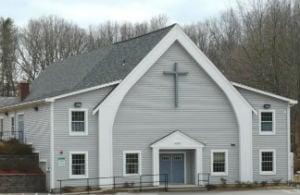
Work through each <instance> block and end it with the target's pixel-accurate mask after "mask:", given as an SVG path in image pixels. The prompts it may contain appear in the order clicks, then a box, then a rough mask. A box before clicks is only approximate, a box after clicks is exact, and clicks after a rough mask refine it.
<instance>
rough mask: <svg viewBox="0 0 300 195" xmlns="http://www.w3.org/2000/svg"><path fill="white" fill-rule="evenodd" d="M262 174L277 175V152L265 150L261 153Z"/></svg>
mask: <svg viewBox="0 0 300 195" xmlns="http://www.w3.org/2000/svg"><path fill="white" fill-rule="evenodd" d="M260 163H261V164H260V173H261V174H275V151H273V150H265V151H261V152H260Z"/></svg>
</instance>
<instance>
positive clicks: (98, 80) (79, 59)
mask: <svg viewBox="0 0 300 195" xmlns="http://www.w3.org/2000/svg"><path fill="white" fill-rule="evenodd" d="M173 26H174V25H171V26H168V27H166V28H163V29H159V30H157V31H153V32H150V33H147V34H144V35H141V36H138V37H135V38H132V39H129V40H126V41H121V42H117V43H114V44H113V45H111V46H108V47H105V48H100V49H97V50H94V51H92V52H88V53H84V54H81V55H78V56H73V57H69V58H67V59H66V60H64V61H62V62H58V63H54V64H52V65H50V66H49V67H48V68H47V69H46V70H44V71H43V72H42V73H41V74H40V76H39V77H38V78H37V79H36V80H34V81H33V82H32V85H31V89H30V94H29V96H28V97H27V98H26V99H25V100H24V101H25V102H30V101H35V100H40V99H43V98H48V97H53V96H57V95H61V94H64V93H69V92H72V91H77V90H81V89H85V88H89V87H93V86H96V85H102V84H105V83H109V82H114V81H117V80H122V79H123V78H124V77H125V76H126V75H127V74H128V73H129V72H130V71H131V70H132V69H133V68H134V67H135V66H136V65H137V64H138V63H139V62H140V61H141V60H142V59H143V58H144V57H145V56H146V55H147V53H148V52H149V51H151V49H152V48H153V47H154V46H155V45H156V44H157V43H158V42H159V41H160V40H161V39H162V38H163V37H164V36H165V35H166V34H167V33H168V32H169V30H170V29H171V28H172V27H173Z"/></svg>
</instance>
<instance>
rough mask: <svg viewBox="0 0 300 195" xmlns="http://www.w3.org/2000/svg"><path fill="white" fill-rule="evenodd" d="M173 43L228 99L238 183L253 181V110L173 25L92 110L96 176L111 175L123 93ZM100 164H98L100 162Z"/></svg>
mask: <svg viewBox="0 0 300 195" xmlns="http://www.w3.org/2000/svg"><path fill="white" fill-rule="evenodd" d="M175 41H177V42H178V43H180V44H181V45H182V46H183V48H184V49H185V50H186V51H187V52H188V53H189V54H190V55H191V56H192V57H193V59H194V60H195V61H196V62H197V64H198V65H199V66H200V67H202V69H203V70H204V71H205V72H206V73H207V74H208V75H209V76H210V77H211V78H212V79H213V81H214V82H215V83H216V84H217V85H218V86H219V87H220V89H221V90H222V91H223V92H224V94H225V95H226V97H227V98H228V100H229V102H230V104H231V106H232V107H233V110H234V113H235V116H236V119H237V121H238V125H239V143H243V144H240V145H239V146H240V148H239V152H240V180H241V181H242V182H252V181H253V162H252V113H253V112H254V113H256V111H255V109H254V108H253V107H252V106H251V105H250V104H249V102H247V101H246V100H245V99H244V97H243V96H242V95H241V94H240V93H239V92H238V90H237V89H236V88H235V87H233V85H232V84H231V83H230V82H229V81H228V80H227V79H226V78H225V76H224V75H223V74H222V73H221V72H220V71H219V70H218V69H217V68H216V67H215V65H214V64H213V63H212V62H211V61H210V60H209V59H208V58H207V57H206V56H205V55H204V54H203V53H202V52H201V51H200V50H199V48H198V47H197V46H196V45H195V44H194V43H193V41H192V40H191V39H190V38H189V37H188V36H187V35H186V34H185V33H184V32H183V30H182V29H181V28H180V27H179V26H178V25H176V26H174V27H173V28H172V29H171V30H170V31H169V33H168V34H167V35H165V36H164V38H162V40H161V41H160V42H159V43H158V44H157V45H156V46H155V47H154V48H153V49H152V50H151V51H150V52H149V53H148V54H147V55H146V57H144V58H143V59H142V60H141V61H140V63H139V64H138V65H137V66H136V67H135V68H134V69H133V70H132V71H131V72H130V73H129V74H128V75H127V76H126V77H125V78H124V79H123V81H122V82H121V83H120V84H119V85H118V86H117V87H116V88H115V89H114V90H113V91H112V92H111V93H110V94H109V95H108V97H107V98H106V99H104V101H103V102H102V103H101V104H100V105H99V106H98V107H97V108H95V109H94V111H93V114H96V113H97V112H98V117H99V121H98V128H99V146H98V147H99V159H101V160H99V174H100V175H99V176H100V177H109V176H111V175H112V174H113V170H112V169H113V168H112V166H111V164H112V155H113V154H112V129H113V124H114V120H115V117H116V115H117V112H118V109H119V106H120V104H121V102H122V100H123V98H124V97H125V95H126V94H127V92H128V91H129V90H130V89H131V88H132V86H134V85H135V83H136V82H137V81H138V80H139V79H140V78H141V77H142V76H143V75H144V74H145V73H146V72H147V71H148V70H149V68H150V67H151V66H152V65H153V64H154V63H155V62H156V61H157V60H158V59H159V58H160V57H161V56H162V55H163V54H164V53H165V52H166V51H167V49H169V48H170V46H171V45H172V44H173V43H174V42H175ZM101 161H102V162H101Z"/></svg>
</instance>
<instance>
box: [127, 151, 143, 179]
mask: <svg viewBox="0 0 300 195" xmlns="http://www.w3.org/2000/svg"><path fill="white" fill-rule="evenodd" d="M126 154H138V158H139V159H138V163H139V165H138V166H139V167H138V169H139V170H138V173H134V174H128V173H126ZM141 174H142V152H141V151H140V150H126V151H123V176H138V175H141Z"/></svg>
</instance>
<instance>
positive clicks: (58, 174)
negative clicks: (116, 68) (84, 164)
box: [54, 87, 112, 187]
mask: <svg viewBox="0 0 300 195" xmlns="http://www.w3.org/2000/svg"><path fill="white" fill-rule="evenodd" d="M111 90H112V87H106V88H103V89H98V90H95V91H91V92H87V93H84V94H80V95H75V96H72V97H68V98H63V99H59V100H56V101H55V102H54V140H55V141H54V155H55V156H54V164H55V181H56V182H55V185H56V187H58V182H57V180H58V179H68V178H69V160H70V159H69V153H70V151H87V152H88V158H89V159H88V168H89V174H88V175H89V177H91V178H92V177H98V115H92V111H93V108H94V107H95V105H97V104H98V103H99V102H100V101H101V100H102V99H103V98H104V97H105V96H106V95H107V93H109V92H110V91H111ZM74 102H82V107H81V108H84V109H88V135H87V136H70V135H69V109H70V108H74ZM60 151H63V154H60ZM58 157H64V158H65V159H66V165H65V167H59V166H58V163H57V158H58ZM90 182H91V184H93V183H95V182H97V180H91V181H90ZM78 183H79V185H86V181H85V180H82V181H80V182H78ZM74 184H75V183H74V182H69V183H65V184H64V185H74Z"/></svg>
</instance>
